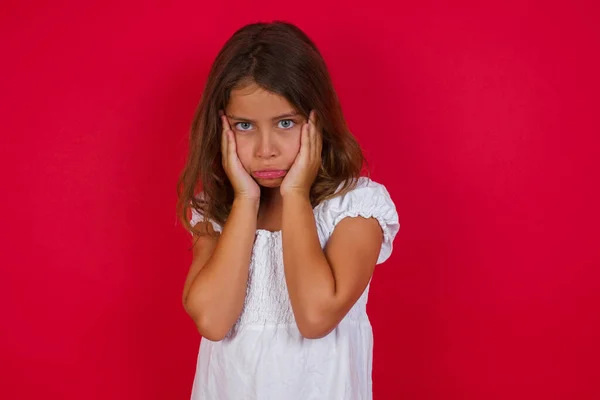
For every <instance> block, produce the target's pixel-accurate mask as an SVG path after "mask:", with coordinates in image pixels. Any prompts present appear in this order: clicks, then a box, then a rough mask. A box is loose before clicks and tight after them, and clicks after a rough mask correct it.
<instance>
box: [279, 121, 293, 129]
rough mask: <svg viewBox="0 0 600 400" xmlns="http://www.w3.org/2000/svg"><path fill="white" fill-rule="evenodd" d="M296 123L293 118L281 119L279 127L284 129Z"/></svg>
mask: <svg viewBox="0 0 600 400" xmlns="http://www.w3.org/2000/svg"><path fill="white" fill-rule="evenodd" d="M294 125H296V123H295V122H294V121H292V120H291V119H282V120H281V121H279V127H280V128H283V129H290V128H291V127H293V126H294Z"/></svg>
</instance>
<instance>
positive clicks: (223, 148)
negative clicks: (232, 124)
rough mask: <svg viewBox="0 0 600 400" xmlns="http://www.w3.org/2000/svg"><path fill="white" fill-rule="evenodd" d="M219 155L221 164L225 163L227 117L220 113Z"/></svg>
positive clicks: (226, 158)
mask: <svg viewBox="0 0 600 400" xmlns="http://www.w3.org/2000/svg"><path fill="white" fill-rule="evenodd" d="M221 125H222V126H223V127H222V129H221V156H222V158H223V165H224V166H225V165H227V160H228V157H227V150H228V140H227V139H228V138H227V128H226V127H227V119H226V117H225V116H224V115H221Z"/></svg>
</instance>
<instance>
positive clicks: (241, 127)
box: [235, 122, 252, 131]
mask: <svg viewBox="0 0 600 400" xmlns="http://www.w3.org/2000/svg"><path fill="white" fill-rule="evenodd" d="M251 128H252V124H251V123H250V122H238V123H236V124H235V129H237V130H238V131H249V130H250V129H251Z"/></svg>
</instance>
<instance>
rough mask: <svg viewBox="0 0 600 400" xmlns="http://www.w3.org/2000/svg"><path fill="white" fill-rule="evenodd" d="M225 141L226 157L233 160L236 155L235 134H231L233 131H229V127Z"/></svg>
mask: <svg viewBox="0 0 600 400" xmlns="http://www.w3.org/2000/svg"><path fill="white" fill-rule="evenodd" d="M227 143H228V145H229V148H228V153H229V154H227V157H229V159H230V160H235V159H236V157H237V148H236V143H235V136H234V135H233V132H232V131H231V129H229V130H228V131H227Z"/></svg>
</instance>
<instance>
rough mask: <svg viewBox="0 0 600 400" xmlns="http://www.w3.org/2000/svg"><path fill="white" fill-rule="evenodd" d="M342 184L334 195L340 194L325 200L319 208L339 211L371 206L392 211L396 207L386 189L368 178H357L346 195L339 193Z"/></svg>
mask: <svg viewBox="0 0 600 400" xmlns="http://www.w3.org/2000/svg"><path fill="white" fill-rule="evenodd" d="M342 187H343V184H341V185H340V186H339V187H338V189H337V191H336V193H340V194H339V195H336V196H334V197H332V198H330V199H328V200H325V201H324V202H323V203H322V204H321V206H322V207H323V208H324V209H331V208H334V209H339V208H340V207H341V208H344V207H350V208H352V207H357V206H365V205H368V204H371V205H381V206H383V205H387V206H389V207H391V208H393V209H394V210H395V209H396V206H395V204H394V201H393V200H392V197H391V196H390V193H389V192H388V190H387V188H386V187H385V186H384V185H383V184H381V183H379V182H376V181H374V180H372V179H371V178H369V177H366V176H361V177H359V178H358V179H357V180H356V182H355V185H354V187H353V188H352V189H350V190H349V191H347V192H346V193H341V190H342Z"/></svg>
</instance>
